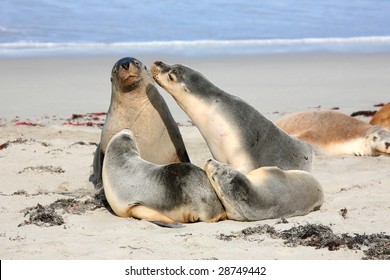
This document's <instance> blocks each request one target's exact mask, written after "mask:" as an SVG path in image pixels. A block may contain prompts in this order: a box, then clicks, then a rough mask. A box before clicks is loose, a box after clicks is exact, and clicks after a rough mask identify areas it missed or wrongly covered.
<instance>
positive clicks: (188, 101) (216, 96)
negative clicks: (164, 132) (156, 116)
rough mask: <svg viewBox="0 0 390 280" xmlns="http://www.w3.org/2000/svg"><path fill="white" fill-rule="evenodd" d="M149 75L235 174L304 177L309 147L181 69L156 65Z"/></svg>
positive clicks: (309, 163)
mask: <svg viewBox="0 0 390 280" xmlns="http://www.w3.org/2000/svg"><path fill="white" fill-rule="evenodd" d="M151 72H152V74H153V78H154V79H155V81H156V82H157V84H159V85H160V86H161V87H163V88H164V89H165V90H166V91H167V92H168V93H170V94H171V95H172V96H173V98H174V99H175V100H176V102H177V103H178V104H179V106H180V107H181V108H182V109H183V110H184V112H185V113H186V114H187V115H188V117H189V118H190V119H191V121H192V123H193V124H194V125H195V126H196V127H197V128H198V129H199V131H200V133H201V134H202V136H203V138H204V139H205V140H206V143H207V145H208V147H209V149H210V151H211V154H212V155H213V157H214V158H215V159H216V160H218V161H220V162H224V163H228V164H230V165H232V167H234V168H236V169H239V170H240V171H241V172H244V173H246V172H248V171H251V170H254V169H257V168H259V167H262V166H277V167H279V168H281V169H284V170H290V169H301V170H305V171H310V170H311V166H312V157H313V150H312V148H311V146H310V145H309V144H307V143H305V142H303V141H300V140H299V139H297V138H295V137H291V136H289V135H288V134H287V133H285V132H283V131H282V130H281V129H279V128H278V127H277V126H275V125H274V124H273V123H272V122H271V121H270V120H268V119H267V118H265V117H264V116H263V115H262V114H260V112H258V111H257V110H256V109H255V108H253V107H252V106H251V105H249V104H248V103H246V102H245V101H243V100H242V99H240V98H238V97H236V96H233V95H230V94H228V93H226V92H224V91H223V90H221V89H219V88H218V87H216V86H215V85H214V84H213V83H211V82H210V81H209V80H208V79H207V78H206V77H204V76H203V75H202V74H201V73H199V72H197V71H195V70H193V69H191V68H189V67H186V66H184V65H180V64H176V65H172V66H170V65H167V64H165V63H163V62H161V61H156V62H155V63H154V64H153V65H152V67H151Z"/></svg>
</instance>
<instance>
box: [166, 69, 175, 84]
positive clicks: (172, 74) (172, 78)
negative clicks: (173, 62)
mask: <svg viewBox="0 0 390 280" xmlns="http://www.w3.org/2000/svg"><path fill="white" fill-rule="evenodd" d="M168 78H169V80H170V81H172V82H175V81H176V76H175V72H174V71H170V72H169V73H168Z"/></svg>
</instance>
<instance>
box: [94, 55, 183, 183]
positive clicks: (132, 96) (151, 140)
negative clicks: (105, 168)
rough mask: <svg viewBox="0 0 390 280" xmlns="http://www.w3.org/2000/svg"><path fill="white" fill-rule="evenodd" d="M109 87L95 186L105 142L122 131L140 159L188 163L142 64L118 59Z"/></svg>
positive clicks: (171, 121) (128, 59) (169, 119)
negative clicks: (128, 135) (133, 143)
mask: <svg viewBox="0 0 390 280" xmlns="http://www.w3.org/2000/svg"><path fill="white" fill-rule="evenodd" d="M111 84H112V86H111V89H112V93H111V103H110V107H109V109H108V114H107V118H106V121H105V124H104V126H103V130H102V133H101V139H100V143H99V145H98V147H97V149H96V153H95V157H94V163H93V171H94V172H93V173H94V174H93V176H92V178H91V179H92V181H94V182H95V185H96V186H97V187H99V186H100V185H101V169H102V164H103V159H104V154H105V152H106V148H107V145H108V142H109V141H110V140H111V138H112V136H113V135H114V134H116V133H117V132H119V131H121V130H122V129H124V128H128V129H131V131H132V132H133V134H134V136H135V138H136V139H137V143H138V147H139V150H140V154H141V156H142V158H143V159H145V160H147V161H150V162H152V163H155V164H168V163H173V162H189V161H190V160H189V157H188V155H187V151H186V148H185V145H184V142H183V139H182V136H181V134H180V131H179V128H178V125H177V123H176V122H175V120H174V119H173V117H172V115H171V113H170V111H169V109H168V106H167V104H166V103H165V101H164V99H163V97H162V96H161V95H160V93H159V92H158V90H157V88H156V87H155V83H154V80H153V77H152V75H151V73H150V72H149V71H148V69H147V68H146V66H145V65H143V64H142V63H141V62H140V61H139V60H138V59H135V58H132V57H125V58H122V59H120V60H119V61H118V62H116V63H115V65H114V67H113V68H112V71H111Z"/></svg>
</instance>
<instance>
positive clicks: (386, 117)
mask: <svg viewBox="0 0 390 280" xmlns="http://www.w3.org/2000/svg"><path fill="white" fill-rule="evenodd" d="M370 124H372V125H382V126H384V127H387V128H390V102H389V103H387V104H385V105H384V106H383V107H382V108H381V109H380V110H379V111H378V112H376V113H375V115H374V116H373V117H372V119H371V121H370Z"/></svg>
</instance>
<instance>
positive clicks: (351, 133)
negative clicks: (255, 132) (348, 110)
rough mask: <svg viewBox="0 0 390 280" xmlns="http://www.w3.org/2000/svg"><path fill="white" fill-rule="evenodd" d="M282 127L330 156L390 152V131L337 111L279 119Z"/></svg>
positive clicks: (389, 153) (305, 113)
mask: <svg viewBox="0 0 390 280" xmlns="http://www.w3.org/2000/svg"><path fill="white" fill-rule="evenodd" d="M276 125H278V126H279V127H280V128H281V129H283V130H284V131H286V132H287V133H289V134H291V135H294V136H296V137H298V138H300V139H302V140H304V141H307V142H309V143H310V144H312V145H313V146H314V147H315V150H316V152H317V153H324V154H329V155H356V156H378V155H387V156H388V155H390V130H389V129H387V128H385V127H383V126H379V125H371V124H369V123H366V122H364V121H361V120H358V119H355V118H353V117H350V116H348V115H346V114H343V113H341V112H337V111H309V112H300V113H295V114H292V115H287V116H285V117H283V118H281V119H280V120H278V121H276Z"/></svg>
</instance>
